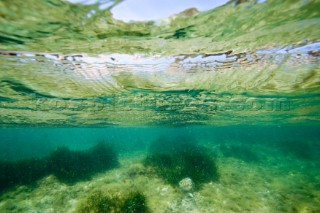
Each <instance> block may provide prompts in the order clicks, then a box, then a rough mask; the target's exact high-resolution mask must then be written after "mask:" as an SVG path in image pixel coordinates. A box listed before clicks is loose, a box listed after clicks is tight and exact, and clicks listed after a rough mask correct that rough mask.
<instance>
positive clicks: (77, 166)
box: [48, 143, 118, 183]
mask: <svg viewBox="0 0 320 213" xmlns="http://www.w3.org/2000/svg"><path fill="white" fill-rule="evenodd" d="M117 165H118V158H117V154H116V152H115V151H114V149H113V148H112V146H110V145H108V144H106V143H98V144H97V145H95V146H94V147H92V148H91V149H89V150H86V151H71V150H69V149H68V148H66V147H60V148H58V149H57V150H56V151H54V152H53V153H52V154H51V155H50V156H49V159H48V169H49V171H51V173H53V174H54V175H55V176H56V177H57V178H58V179H59V180H61V181H64V182H71V183H72V182H75V181H78V180H84V179H87V178H89V177H90V176H91V175H93V174H95V173H97V172H101V171H104V170H108V169H111V168H114V167H116V166H117Z"/></svg>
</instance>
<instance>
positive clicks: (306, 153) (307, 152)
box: [276, 140, 320, 160]
mask: <svg viewBox="0 0 320 213" xmlns="http://www.w3.org/2000/svg"><path fill="white" fill-rule="evenodd" d="M276 147H278V148H279V149H280V150H281V151H282V152H284V153H286V154H288V153H289V154H291V155H292V156H294V157H296V158H298V159H300V160H320V157H319V156H320V142H319V141H299V140H284V141H281V142H279V143H277V145H276Z"/></svg>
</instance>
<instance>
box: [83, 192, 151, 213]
mask: <svg viewBox="0 0 320 213" xmlns="http://www.w3.org/2000/svg"><path fill="white" fill-rule="evenodd" d="M78 212H79V213H87V212H90V213H104V212H113V213H148V212H150V210H149V208H148V207H147V204H146V197H145V196H144V195H143V194H142V193H140V192H136V191H133V192H130V193H129V194H128V195H127V196H125V197H119V196H115V195H111V194H108V193H103V192H101V191H94V192H92V193H91V194H90V195H89V196H88V198H87V199H86V201H85V202H83V203H80V205H79V206H78Z"/></svg>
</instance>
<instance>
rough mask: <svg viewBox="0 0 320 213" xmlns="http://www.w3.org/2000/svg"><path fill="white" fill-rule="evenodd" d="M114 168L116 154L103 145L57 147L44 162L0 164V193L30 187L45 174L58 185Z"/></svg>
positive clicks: (26, 161) (38, 160)
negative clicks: (56, 180)
mask: <svg viewBox="0 0 320 213" xmlns="http://www.w3.org/2000/svg"><path fill="white" fill-rule="evenodd" d="M117 165H118V158H117V153H116V152H115V151H114V149H113V148H112V146H111V145H109V144H106V143H98V144H97V145H95V146H94V147H92V148H90V149H88V150H85V151H71V150H69V149H68V148H66V147H60V148H58V149H57V150H56V151H54V152H53V153H51V154H50V155H49V156H47V157H44V158H39V159H26V160H19V161H15V162H10V161H0V192H1V191H4V190H6V189H8V188H11V187H13V186H16V185H21V184H32V183H34V182H35V181H37V180H39V179H41V178H42V177H44V176H46V175H49V174H53V175H55V176H56V177H57V178H58V179H59V180H60V181H63V182H66V183H74V182H76V181H80V180H85V179H88V178H90V177H91V176H92V175H94V174H95V173H98V172H102V171H105V170H108V169H111V168H114V167H116V166H117Z"/></svg>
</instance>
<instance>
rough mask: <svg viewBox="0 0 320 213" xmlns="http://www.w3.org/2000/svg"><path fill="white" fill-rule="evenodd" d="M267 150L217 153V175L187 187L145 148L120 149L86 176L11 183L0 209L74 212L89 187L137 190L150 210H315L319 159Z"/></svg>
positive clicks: (319, 196) (319, 199)
mask: <svg viewBox="0 0 320 213" xmlns="http://www.w3.org/2000/svg"><path fill="white" fill-rule="evenodd" d="M256 148H257V149H259V148H261V147H256ZM260 150H261V149H260ZM271 152H274V150H272V149H269V150H268V149H267V148H265V149H263V154H262V159H263V161H259V162H246V161H243V160H241V159H238V158H235V157H230V156H229V157H226V156H223V155H219V154H218V155H217V157H216V163H217V166H218V171H219V174H220V178H219V180H218V181H216V182H210V183H206V184H204V185H203V187H202V188H201V190H198V191H195V192H191V193H189V192H184V191H182V190H180V189H179V187H178V186H177V187H175V186H171V185H169V184H167V183H166V182H165V181H164V180H162V179H161V178H160V177H158V176H157V175H156V174H155V173H154V172H153V171H152V170H150V169H149V168H146V167H145V166H143V164H142V160H143V159H144V158H145V156H146V154H147V153H144V152H137V153H131V154H123V155H120V156H119V160H120V166H119V167H118V168H116V169H113V170H109V171H107V172H104V173H99V174H97V175H95V176H93V177H92V179H91V180H88V181H82V182H78V183H76V184H73V185H68V184H65V183H61V182H59V181H58V180H57V179H56V178H55V177H54V176H52V175H51V176H47V177H45V178H43V179H42V180H39V181H38V182H37V183H36V184H35V186H32V187H31V186H19V187H16V188H15V189H12V190H10V191H8V192H6V193H4V194H2V195H1V201H0V212H30V213H31V212H48V213H49V212H78V211H79V210H80V208H81V204H82V203H84V202H85V201H86V199H87V198H88V196H89V195H90V194H92V192H94V191H101V192H103V193H109V194H113V195H116V196H121V195H123V194H128V192H130V191H139V192H141V193H143V194H144V195H145V196H146V199H147V205H148V207H149V209H150V210H151V211H152V212H155V213H158V212H159V213H161V212H168V213H169V212H172V213H174V212H181V213H185V212H194V213H196V212H199V213H203V212H208V213H209V212H210V213H211V212H212V213H213V212H217V213H220V212H221V213H231V212H255V213H256V212H259V213H264V212H266V213H268V212H299V213H309V212H320V171H319V163H318V162H316V163H315V162H313V161H304V160H299V159H296V158H294V157H293V156H291V155H274V154H273V155H271ZM271 156H272V157H271ZM195 184H196V183H195Z"/></svg>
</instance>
